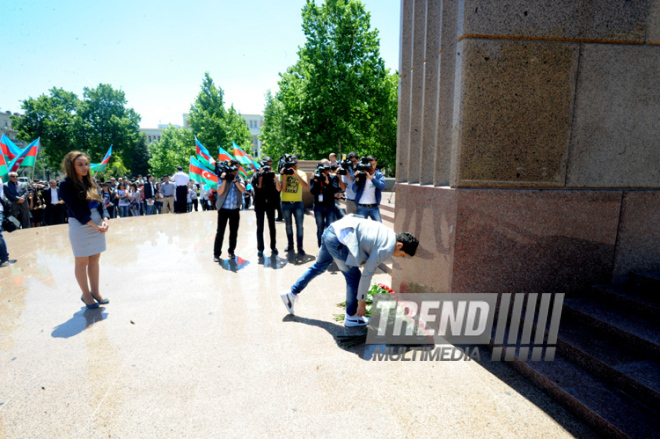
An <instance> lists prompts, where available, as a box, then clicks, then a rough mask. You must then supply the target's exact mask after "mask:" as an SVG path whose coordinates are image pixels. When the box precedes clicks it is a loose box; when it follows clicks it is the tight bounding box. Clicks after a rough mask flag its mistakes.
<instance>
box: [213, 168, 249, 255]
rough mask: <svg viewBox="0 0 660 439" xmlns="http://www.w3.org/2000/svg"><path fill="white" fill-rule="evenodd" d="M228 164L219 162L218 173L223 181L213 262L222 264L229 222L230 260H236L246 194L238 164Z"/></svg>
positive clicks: (220, 189) (217, 203) (219, 196)
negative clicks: (244, 195)
mask: <svg viewBox="0 0 660 439" xmlns="http://www.w3.org/2000/svg"><path fill="white" fill-rule="evenodd" d="M227 163H228V162H217V163H216V173H217V174H218V177H219V178H220V179H221V180H222V184H221V185H220V186H219V187H218V199H217V201H216V207H217V208H218V229H217V231H216V234H215V244H214V246H213V261H214V262H220V255H221V254H222V241H223V240H224V238H225V229H226V228H227V221H229V247H228V249H227V250H228V252H229V259H236V255H235V254H234V250H235V249H236V239H237V237H238V225H239V221H240V219H241V214H240V209H241V204H242V203H241V199H242V196H243V194H244V193H245V183H244V181H243V179H242V178H241V177H239V176H238V162H237V161H236V160H232V161H231V162H230V164H229V165H228V164H227Z"/></svg>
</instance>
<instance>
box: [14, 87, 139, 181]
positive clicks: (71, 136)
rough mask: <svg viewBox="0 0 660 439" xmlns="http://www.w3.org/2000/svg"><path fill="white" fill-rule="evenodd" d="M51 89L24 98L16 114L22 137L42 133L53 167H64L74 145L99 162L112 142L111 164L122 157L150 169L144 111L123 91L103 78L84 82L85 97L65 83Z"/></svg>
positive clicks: (44, 153) (43, 149) (43, 151)
mask: <svg viewBox="0 0 660 439" xmlns="http://www.w3.org/2000/svg"><path fill="white" fill-rule="evenodd" d="M49 92H50V95H45V94H44V95H41V96H39V97H38V98H37V99H33V98H28V99H25V100H24V101H23V103H22V109H23V110H24V112H25V116H24V117H13V119H12V125H13V126H15V127H16V129H17V130H18V132H19V133H18V137H19V138H20V139H21V140H26V141H31V140H33V139H35V138H37V137H41V140H40V143H41V150H40V152H39V155H40V156H42V157H44V158H45V161H46V166H47V167H48V168H50V169H59V167H60V164H61V162H62V158H63V157H64V155H65V154H66V153H67V152H69V151H74V150H80V151H83V152H85V153H87V154H88V155H89V156H90V159H91V160H92V162H93V163H98V162H100V161H101V160H102V159H103V157H104V156H105V153H106V152H107V150H108V148H109V147H110V145H112V147H113V148H112V150H113V155H112V159H111V160H110V162H111V164H112V161H113V160H117V159H122V162H123V163H125V164H127V165H128V166H129V167H130V166H133V165H135V166H136V167H138V168H140V167H141V169H145V164H146V160H147V157H146V146H145V145H144V141H143V139H141V135H140V131H139V122H140V116H139V115H138V114H137V113H136V112H135V110H133V109H132V108H127V107H126V97H125V95H124V92H123V91H121V90H113V88H112V86H110V85H109V84H99V86H98V87H97V88H85V89H84V91H83V99H82V100H81V99H79V98H78V96H76V95H75V94H74V93H72V92H68V91H65V90H63V89H61V88H52V89H51V90H49ZM136 169H137V168H136ZM134 171H135V170H134ZM138 172H139V171H138Z"/></svg>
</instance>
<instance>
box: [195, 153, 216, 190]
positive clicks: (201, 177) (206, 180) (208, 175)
mask: <svg viewBox="0 0 660 439" xmlns="http://www.w3.org/2000/svg"><path fill="white" fill-rule="evenodd" d="M190 179H191V180H193V181H196V182H198V183H202V184H204V185H208V186H210V187H212V188H213V189H217V188H218V176H217V175H215V174H214V173H213V172H212V171H210V170H208V169H206V168H205V167H204V165H202V162H200V161H199V160H197V159H196V158H195V157H190Z"/></svg>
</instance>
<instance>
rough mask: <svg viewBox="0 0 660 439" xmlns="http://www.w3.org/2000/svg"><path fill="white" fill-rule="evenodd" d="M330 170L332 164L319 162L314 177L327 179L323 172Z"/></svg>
mask: <svg viewBox="0 0 660 439" xmlns="http://www.w3.org/2000/svg"><path fill="white" fill-rule="evenodd" d="M329 170H330V166H328V165H325V164H323V163H319V164H318V165H316V171H314V178H316V179H317V180H323V179H325V175H323V173H324V172H325V171H329Z"/></svg>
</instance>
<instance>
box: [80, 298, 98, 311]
mask: <svg viewBox="0 0 660 439" xmlns="http://www.w3.org/2000/svg"><path fill="white" fill-rule="evenodd" d="M80 300H81V301H82V303H84V304H85V306H86V307H87V309H96V308H98V307H99V304H98V303H95V304H93V305H87V303H86V302H85V299H83V298H82V296H80Z"/></svg>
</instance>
